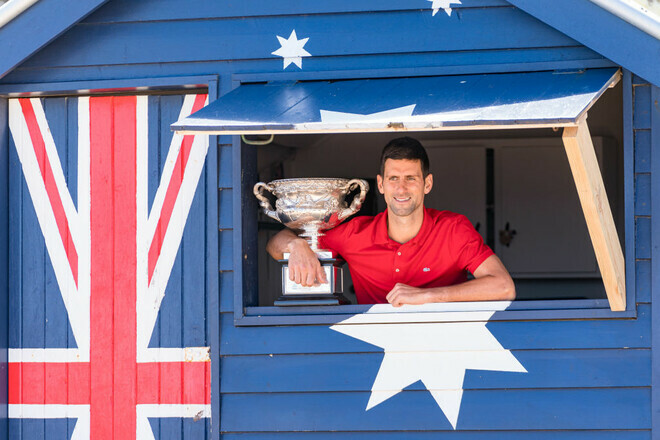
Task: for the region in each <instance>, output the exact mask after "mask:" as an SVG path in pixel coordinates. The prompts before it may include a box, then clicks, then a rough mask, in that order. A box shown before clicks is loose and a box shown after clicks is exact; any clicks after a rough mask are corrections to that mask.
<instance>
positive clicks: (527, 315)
mask: <svg viewBox="0 0 660 440" xmlns="http://www.w3.org/2000/svg"><path fill="white" fill-rule="evenodd" d="M246 303H247V301H246ZM329 307H332V306H329ZM251 309H252V307H247V308H246V311H247V312H248V314H246V315H245V316H243V315H240V316H239V317H238V318H237V319H236V320H235V322H234V323H235V325H239V326H273V325H277V326H280V325H319V324H326V325H333V324H338V323H340V322H342V321H344V320H346V319H349V318H351V317H352V316H353V315H352V314H327V315H324V314H300V315H297V314H293V313H294V311H293V310H291V311H290V312H289V314H287V313H286V311H284V312H283V313H281V314H279V315H267V316H260V315H258V314H251V313H249V312H250V311H251ZM636 316H637V313H636V310H635V308H634V307H632V306H631V307H630V309H628V310H626V311H623V312H613V311H611V310H609V309H605V308H598V309H590V308H584V309H563V310H561V309H560V310H534V309H533V308H531V307H530V310H511V311H509V310H507V311H505V312H498V313H496V314H495V315H493V317H492V318H491V319H490V320H491V321H493V322H496V321H548V320H566V319H632V318H635V317H636ZM383 318H384V319H385V320H383ZM402 318H403V319H399V320H396V321H395V320H393V319H392V320H387V315H385V316H382V315H381V316H379V317H378V321H379V322H382V323H388V322H389V323H396V322H418V321H419V320H418V319H415V318H409V317H408V316H405V315H404V316H403V317H402ZM406 318H408V319H406ZM427 318H428V317H427ZM465 319H466V320H468V321H479V320H480V319H481V318H480V317H472V316H470V315H467V316H466V317H465ZM425 321H426V322H428V321H429V319H426V320H425ZM431 321H433V322H453V320H452V318H451V316H449V317H447V316H445V315H443V314H437V315H435V316H433V317H432V319H431Z"/></svg>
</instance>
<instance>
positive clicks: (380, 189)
mask: <svg viewBox="0 0 660 440" xmlns="http://www.w3.org/2000/svg"><path fill="white" fill-rule="evenodd" d="M376 185H377V186H378V192H379V193H381V194H385V191H383V176H381V175H380V174H378V175H376Z"/></svg>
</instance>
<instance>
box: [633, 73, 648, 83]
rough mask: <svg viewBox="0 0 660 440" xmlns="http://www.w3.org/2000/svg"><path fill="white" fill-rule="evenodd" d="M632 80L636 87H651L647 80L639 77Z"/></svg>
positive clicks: (634, 76) (635, 76)
mask: <svg viewBox="0 0 660 440" xmlns="http://www.w3.org/2000/svg"><path fill="white" fill-rule="evenodd" d="M632 80H633V84H634V85H649V82H648V81H647V80H645V79H644V78H642V77H640V76H637V75H633V79H632Z"/></svg>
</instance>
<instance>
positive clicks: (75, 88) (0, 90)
mask: <svg viewBox="0 0 660 440" xmlns="http://www.w3.org/2000/svg"><path fill="white" fill-rule="evenodd" d="M43 74H44V72H41V75H43ZM74 78H79V75H76V74H74ZM215 79H216V76H215V75H196V76H173V77H164V78H134V79H112V80H100V81H89V80H88V81H79V80H73V81H66V82H45V83H32V84H30V83H26V82H23V83H21V84H12V85H4V86H3V85H0V94H8V95H9V96H19V95H23V94H30V93H38V94H39V95H48V94H53V95H62V94H71V95H74V94H77V93H83V94H90V93H91V94H94V93H98V94H103V93H107V92H108V89H117V88H121V89H124V90H123V91H124V92H138V91H140V92H144V91H147V90H153V91H162V90H172V91H178V90H181V88H182V87H186V88H190V89H194V88H200V89H204V88H206V87H207V83H210V82H211V81H214V80H215Z"/></svg>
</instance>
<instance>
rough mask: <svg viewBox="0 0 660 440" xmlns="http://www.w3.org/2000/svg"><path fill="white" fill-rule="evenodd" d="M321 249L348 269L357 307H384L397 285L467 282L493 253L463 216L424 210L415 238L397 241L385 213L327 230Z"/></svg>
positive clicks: (447, 284) (419, 285) (357, 218)
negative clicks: (336, 256)
mask: <svg viewBox="0 0 660 440" xmlns="http://www.w3.org/2000/svg"><path fill="white" fill-rule="evenodd" d="M325 234H326V235H324V236H322V237H320V240H319V247H320V248H322V249H329V250H332V251H335V252H336V253H338V254H339V255H341V256H342V257H343V258H344V259H345V260H346V262H347V263H348V266H349V268H350V270H351V277H352V278H353V285H354V286H355V293H356V295H357V300H358V303H360V304H375V303H386V302H387V300H386V299H385V297H386V296H387V294H388V293H389V292H390V290H392V288H393V287H394V285H395V284H396V283H404V284H408V285H410V286H415V287H441V286H450V285H453V284H459V283H462V282H464V281H467V272H466V270H469V271H470V272H472V273H474V271H475V270H476V269H477V268H478V267H479V265H480V264H481V263H483V261H484V260H485V259H486V258H488V257H490V256H491V255H493V251H491V250H490V248H489V247H488V246H486V245H485V244H484V242H483V239H482V238H481V235H479V233H478V232H477V231H476V230H475V229H474V227H473V226H472V224H471V223H470V221H469V220H468V219H467V218H466V217H465V216H463V215H460V214H455V213H453V212H450V211H437V210H435V209H430V208H424V221H423V223H422V227H421V229H420V230H419V232H418V233H417V235H416V236H415V237H414V238H413V239H412V240H410V241H408V242H406V243H403V244H401V243H398V242H396V241H394V240H392V239H391V238H390V237H389V236H388V234H387V211H385V212H381V213H380V214H378V215H376V216H375V217H356V218H354V219H353V220H351V221H349V222H347V223H344V224H341V225H339V226H337V227H336V228H334V229H331V230H329V231H325Z"/></svg>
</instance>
